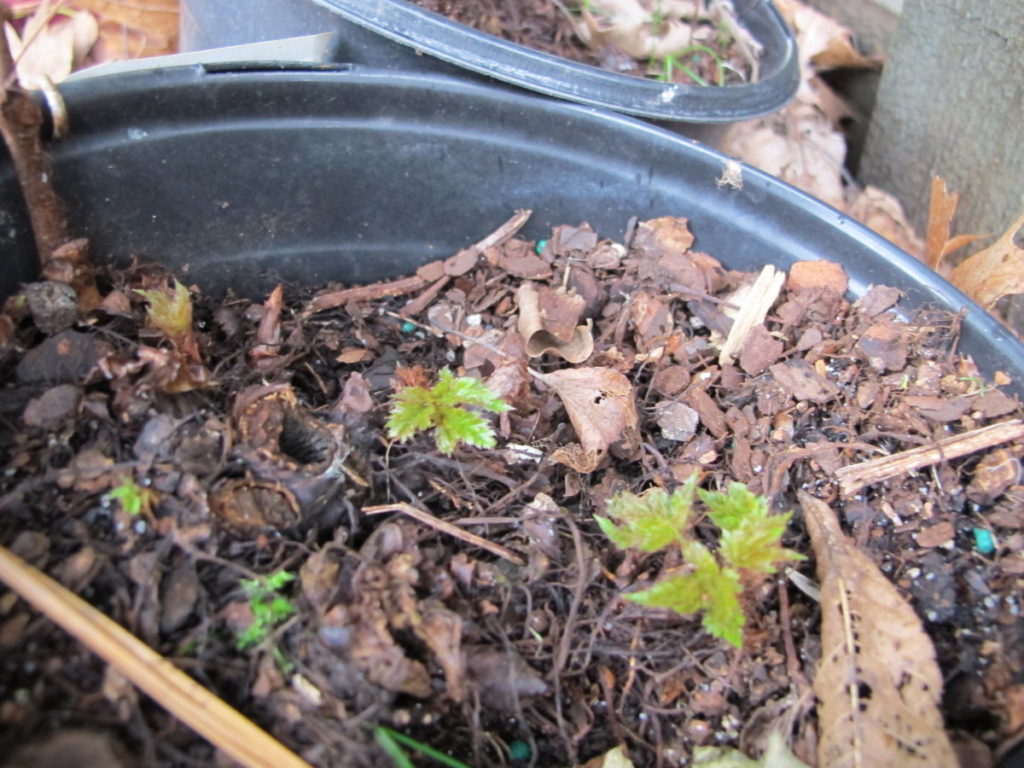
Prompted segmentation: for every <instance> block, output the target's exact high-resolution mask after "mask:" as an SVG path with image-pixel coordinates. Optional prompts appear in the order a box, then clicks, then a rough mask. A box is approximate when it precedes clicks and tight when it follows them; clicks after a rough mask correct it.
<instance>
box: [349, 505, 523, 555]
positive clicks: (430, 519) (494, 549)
mask: <svg viewBox="0 0 1024 768" xmlns="http://www.w3.org/2000/svg"><path fill="white" fill-rule="evenodd" d="M362 511H363V513H364V514H367V515H381V514H385V513H387V512H399V513H401V514H403V515H406V516H407V517H411V518H412V519H413V520H415V521H416V522H419V523H423V525H426V526H429V527H430V528H433V529H435V530H438V531H441V532H442V533H446V534H448V535H449V536H451V537H452V538H456V539H460V540H461V541H464V542H466V543H467V544H472V545H473V546H475V547H480V548H481V549H486V550H487V551H488V552H490V553H491V554H494V555H497V556H498V557H503V558H505V559H506V560H508V561H509V562H510V563H515V564H516V565H526V562H525V561H524V560H523V559H522V558H521V557H519V555H517V554H516V553H515V552H513V551H512V550H511V549H508V548H506V547H503V546H501V544H495V543H494V542H493V541H488V540H487V539H485V538H484V537H483V536H477V535H476V534H475V533H470V532H469V531H464V530H462V529H461V528H459V527H458V526H457V525H453V524H452V523H448V522H445V521H444V520H441V519H439V518H437V517H434V516H433V515H432V514H430V513H429V512H424V511H423V510H422V509H417V508H416V507H414V506H413V505H412V504H406V503H405V502H398V503H397V504H381V505H379V506H375V507H363V509H362Z"/></svg>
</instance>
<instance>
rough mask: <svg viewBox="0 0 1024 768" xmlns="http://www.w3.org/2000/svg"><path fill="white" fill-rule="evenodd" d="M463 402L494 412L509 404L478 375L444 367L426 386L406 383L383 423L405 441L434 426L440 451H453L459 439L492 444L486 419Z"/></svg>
mask: <svg viewBox="0 0 1024 768" xmlns="http://www.w3.org/2000/svg"><path fill="white" fill-rule="evenodd" d="M463 405H472V406H477V407H481V408H484V409H486V410H489V411H494V412H502V411H507V410H510V408H511V406H510V405H508V403H506V402H504V401H503V400H502V399H501V398H500V397H498V396H497V395H496V394H495V393H494V392H492V391H491V390H490V389H488V387H487V385H486V384H484V383H483V382H482V381H480V380H479V379H473V378H469V377H456V376H455V375H454V374H453V373H452V372H451V371H450V370H449V369H447V368H444V369H442V370H441V371H440V373H439V374H438V381H437V383H436V384H435V385H434V386H433V387H431V388H430V389H429V390H428V389H424V388H423V387H406V388H405V389H403V390H402V391H401V392H399V393H398V394H397V395H396V396H395V400H394V403H393V404H392V406H391V414H390V416H389V417H388V420H387V424H386V426H387V429H388V435H389V436H390V437H391V438H392V439H398V440H401V441H405V440H407V439H408V438H410V437H412V436H413V435H414V434H416V433H417V432H421V431H424V430H427V429H430V428H431V427H433V428H434V429H435V432H434V442H435V443H436V444H437V447H438V450H440V451H441V452H442V453H445V454H451V453H453V452H454V451H455V448H456V446H457V445H458V444H459V443H467V444H468V445H476V446H479V447H482V448H493V447H494V445H495V439H494V429H493V427H491V425H490V423H489V422H488V421H487V419H485V418H484V417H482V416H481V415H479V414H477V413H474V412H472V411H467V410H466V409H465V408H463V407H462V406H463Z"/></svg>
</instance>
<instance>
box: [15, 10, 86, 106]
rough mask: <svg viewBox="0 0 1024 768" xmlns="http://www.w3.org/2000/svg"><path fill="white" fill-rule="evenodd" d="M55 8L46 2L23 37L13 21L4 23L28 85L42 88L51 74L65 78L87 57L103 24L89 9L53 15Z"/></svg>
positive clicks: (55, 78) (57, 79)
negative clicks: (100, 23) (87, 11)
mask: <svg viewBox="0 0 1024 768" xmlns="http://www.w3.org/2000/svg"><path fill="white" fill-rule="evenodd" d="M52 12H53V4H52V3H49V2H45V3H42V4H41V5H40V6H39V8H38V9H37V10H36V12H35V13H33V14H32V16H31V17H29V19H28V20H27V21H26V22H25V27H24V29H23V30H22V34H21V37H19V36H18V33H17V32H15V31H14V29H13V28H12V27H11V26H10V25H5V26H4V32H5V33H6V35H7V43H8V45H9V46H10V48H11V53H12V55H13V56H14V57H15V59H16V60H17V62H18V80H19V82H20V83H21V84H22V86H23V87H25V88H29V89H32V88H40V87H41V84H42V82H43V81H45V79H47V78H48V79H49V80H50V81H51V82H54V83H59V82H60V81H62V80H63V79H64V78H66V77H67V76H68V75H70V74H71V71H72V69H74V68H75V67H76V66H78V65H80V64H81V63H82V62H83V61H84V60H85V57H86V55H87V54H88V53H89V51H90V50H91V49H92V47H93V45H94V44H95V43H96V39H97V37H98V35H99V25H98V24H97V23H96V19H95V18H93V16H92V15H91V14H89V13H86V12H84V11H77V12H72V13H71V15H70V16H58V17H56V18H51V17H52ZM26 43H27V46H26V47H25V48H24V50H22V47H23V45H24V44H26Z"/></svg>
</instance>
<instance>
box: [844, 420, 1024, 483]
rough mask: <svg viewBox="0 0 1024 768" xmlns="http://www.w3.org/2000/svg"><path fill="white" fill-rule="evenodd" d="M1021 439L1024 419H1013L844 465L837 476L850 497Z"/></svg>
mask: <svg viewBox="0 0 1024 768" xmlns="http://www.w3.org/2000/svg"><path fill="white" fill-rule="evenodd" d="M1021 438H1024V421H1021V420H1020V419H1011V420H1010V421H1002V422H999V423H998V424H989V425H988V426H987V427H981V428H980V429H974V430H971V431H970V432H964V433H963V434H961V435H954V436H953V437H947V438H945V439H944V440H939V441H938V442H937V443H935V444H934V445H922V446H920V447H917V448H911V449H909V450H906V451H901V452H900V453H894V454H893V455H892V456H883V457H881V458H878V459H871V460H869V461H862V462H861V463H860V464H850V465H849V466H845V467H840V468H839V469H837V470H836V472H835V478H836V479H837V480H838V481H839V489H840V491H841V492H842V494H843V495H844V496H849V495H851V494H853V493H856V492H857V491H859V490H860V489H861V488H863V487H864V486H866V485H872V484H874V483H880V482H882V481H883V480H888V479H889V478H892V477H899V476H900V475H905V474H907V473H908V472H913V471H915V470H918V469H921V468H923V467H930V466H931V465H932V464H938V463H939V462H940V461H949V460H950V459H958V458H960V457H961V456H967V455H968V454H970V453H974V452H976V451H981V450H984V449H985V448H992V447H994V446H997V445H1002V444H1003V443H1008V442H1010V441H1011V440H1019V439H1021Z"/></svg>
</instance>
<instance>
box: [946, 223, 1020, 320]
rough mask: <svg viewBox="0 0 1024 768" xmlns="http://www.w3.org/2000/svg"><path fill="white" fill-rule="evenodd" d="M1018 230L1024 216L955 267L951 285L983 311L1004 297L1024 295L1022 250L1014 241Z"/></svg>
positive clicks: (950, 277)
mask: <svg viewBox="0 0 1024 768" xmlns="http://www.w3.org/2000/svg"><path fill="white" fill-rule="evenodd" d="M1021 227H1024V214H1021V216H1020V218H1019V219H1017V220H1016V221H1015V222H1013V225H1012V226H1011V227H1010V228H1009V229H1008V230H1006V232H1004V233H1003V235H1002V236H1001V237H1000V238H999V239H998V240H996V241H995V242H994V243H992V245H990V246H989V247H988V248H985V249H983V250H981V251H978V252H977V253H976V254H974V255H973V256H971V257H970V258H969V259H967V260H966V261H964V262H963V263H961V264H960V265H959V266H957V268H956V269H954V270H953V272H952V274H951V275H950V276H949V280H950V282H951V283H953V285H955V286H956V287H957V288H959V289H960V290H961V291H963V292H964V293H966V294H967V295H968V296H970V297H971V298H972V299H974V300H975V301H976V302H978V303H979V304H981V306H983V307H984V308H985V309H991V308H992V307H993V306H994V305H995V303H996V302H997V301H999V299H1001V298H1002V297H1003V296H1009V295H1010V294H1013V293H1024V249H1022V248H1020V247H1018V246H1017V244H1016V243H1015V242H1014V238H1015V237H1016V236H1017V232H1018V231H1020V228H1021Z"/></svg>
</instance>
